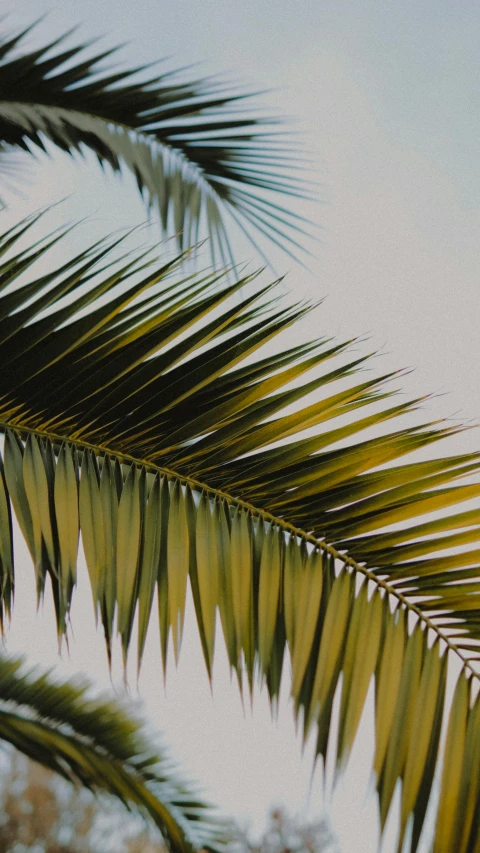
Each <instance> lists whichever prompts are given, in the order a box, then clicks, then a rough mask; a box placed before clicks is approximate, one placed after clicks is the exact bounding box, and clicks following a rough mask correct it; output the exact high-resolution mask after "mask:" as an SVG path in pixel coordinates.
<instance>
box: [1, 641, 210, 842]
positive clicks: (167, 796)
mask: <svg viewBox="0 0 480 853" xmlns="http://www.w3.org/2000/svg"><path fill="white" fill-rule="evenodd" d="M90 692H91V688H90V686H89V684H88V683H86V682H79V681H78V680H77V681H76V682H73V681H69V682H63V683H61V682H58V681H57V680H55V679H54V678H53V677H52V675H51V673H42V674H39V673H37V672H35V671H32V670H30V671H28V670H27V671H26V670H25V667H24V665H23V661H22V659H21V658H10V659H7V658H4V657H2V658H0V739H1V740H3V741H7V742H8V743H10V744H12V745H13V746H14V747H16V748H17V749H18V750H20V751H21V752H22V753H24V754H25V755H27V756H28V757H29V758H31V759H33V760H34V761H37V762H39V763H40V764H43V765H44V766H45V767H48V768H49V769H51V770H54V771H55V772H56V773H58V774H60V775H61V776H63V777H64V778H66V779H68V780H69V781H71V782H76V783H80V784H81V785H83V786H84V787H87V788H90V789H91V790H92V791H95V792H100V791H104V792H107V793H108V794H110V795H114V796H115V797H116V798H118V799H119V800H120V801H121V802H122V803H123V804H124V805H125V806H127V807H129V808H135V809H137V810H139V811H140V812H141V813H143V814H144V815H145V817H148V818H149V819H150V820H151V821H153V823H154V824H155V825H156V826H157V827H158V828H159V830H160V832H161V833H162V835H163V837H164V839H165V841H166V843H167V845H168V848H169V849H170V850H172V851H188V853H192V851H193V850H194V849H199V848H203V847H208V848H211V849H214V850H215V849H222V847H223V843H224V838H225V837H226V830H225V827H224V826H222V824H221V822H220V821H219V820H218V818H217V817H216V816H215V815H214V814H213V811H212V810H211V809H210V808H209V807H208V806H207V805H206V803H204V802H203V801H202V800H201V799H199V797H198V795H197V793H196V792H194V790H193V789H192V787H191V786H190V785H186V784H185V783H183V782H182V781H181V780H180V779H179V778H178V773H177V771H176V768H175V767H174V766H173V765H172V762H171V760H170V759H169V758H168V757H167V756H166V755H165V754H164V753H163V752H162V751H156V750H154V749H152V746H151V743H152V736H151V732H147V730H146V728H145V727H142V726H141V725H140V723H138V722H137V721H136V720H134V719H133V718H132V717H131V716H130V715H127V714H126V713H125V712H124V711H123V709H122V708H121V707H120V706H119V705H118V703H113V702H111V701H110V700H103V699H98V698H97V699H93V698H92V697H91V696H90V695H89V693H90Z"/></svg>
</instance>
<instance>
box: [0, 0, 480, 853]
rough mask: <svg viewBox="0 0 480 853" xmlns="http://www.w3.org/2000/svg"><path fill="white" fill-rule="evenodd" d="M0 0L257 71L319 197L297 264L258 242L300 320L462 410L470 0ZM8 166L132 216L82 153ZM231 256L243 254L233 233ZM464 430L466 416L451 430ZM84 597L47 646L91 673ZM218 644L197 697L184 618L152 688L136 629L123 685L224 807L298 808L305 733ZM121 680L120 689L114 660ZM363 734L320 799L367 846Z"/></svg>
mask: <svg viewBox="0 0 480 853" xmlns="http://www.w3.org/2000/svg"><path fill="white" fill-rule="evenodd" d="M0 9H1V11H2V13H3V14H6V13H9V15H8V18H7V20H6V21H5V22H4V23H3V25H2V26H3V27H4V28H5V29H6V30H7V31H8V30H12V29H17V28H20V27H22V26H24V25H26V24H28V23H31V22H32V21H33V20H35V19H37V18H38V17H39V16H40V15H41V14H42V13H44V12H49V15H48V17H47V18H46V19H45V20H44V21H43V22H42V23H41V24H40V25H39V26H38V29H37V30H36V32H35V33H34V34H32V36H31V37H30V43H31V45H32V46H35V45H37V44H40V43H44V42H45V41H46V40H47V38H49V37H50V36H52V37H54V36H56V35H59V34H60V33H62V32H63V31H65V30H67V29H69V28H70V27H71V26H72V25H73V24H76V23H78V24H81V25H82V26H81V28H80V30H79V31H78V34H77V35H78V38H79V39H80V38H81V39H84V40H85V41H87V40H89V39H90V38H92V37H95V36H98V35H100V34H106V36H107V38H105V39H104V40H103V41H102V43H101V44H100V46H99V47H100V48H102V47H103V45H107V46H110V45H113V44H116V43H122V42H128V43H129V44H128V45H127V46H126V47H125V48H124V49H123V50H122V53H121V54H120V56H119V58H118V62H119V63H121V64H122V65H124V66H127V65H128V64H129V63H130V64H132V65H133V64H143V63H145V62H148V61H153V60H155V59H158V58H159V57H164V56H169V57H171V65H172V66H176V65H177V66H183V65H188V64H190V63H193V62H197V61H202V62H203V64H202V66H201V67H200V69H198V71H199V73H205V74H209V73H217V72H221V73H225V72H226V73H227V75H228V77H229V78H230V79H232V80H238V81H240V82H241V83H244V84H245V85H246V86H247V88H252V89H270V88H274V91H273V92H271V93H269V94H266V95H265V96H264V97H263V99H262V102H263V103H264V104H265V105H266V106H267V107H271V108H272V109H273V110H274V111H275V112H277V113H278V114H279V115H294V116H295V117H296V118H297V119H298V121H299V123H300V125H301V127H302V128H303V129H304V130H305V144H306V146H307V147H308V148H309V149H310V151H311V152H312V158H313V160H314V161H315V165H316V169H317V174H316V176H315V177H316V179H317V180H319V181H320V182H321V188H320V195H321V197H322V199H323V202H324V204H323V205H322V206H319V207H318V209H317V210H316V211H315V216H316V218H317V220H318V221H319V223H320V224H321V225H322V229H323V230H322V231H321V232H320V233H321V241H322V242H321V244H320V245H319V246H318V249H317V257H316V259H315V260H314V261H312V263H311V272H306V271H304V270H302V269H300V268H299V267H296V266H295V265H294V264H293V263H292V262H291V261H289V260H288V259H285V258H282V257H281V256H280V255H279V253H277V252H276V251H273V252H271V253H270V254H271V256H272V257H273V259H274V260H275V263H276V267H277V269H278V270H279V271H281V272H283V271H287V270H290V272H289V275H288V278H287V287H288V288H289V289H291V290H293V291H294V292H295V293H296V294H300V295H308V296H315V297H319V296H325V297H327V298H326V299H325V301H324V303H323V305H322V307H321V309H319V310H318V311H317V312H316V313H315V315H314V316H313V317H312V318H310V319H309V320H308V321H307V323H306V326H307V327H308V330H306V331H305V336H311V335H312V333H313V334H316V333H318V334H327V333H328V334H334V335H339V336H341V337H342V338H344V337H353V336H356V335H364V334H367V335H368V336H369V338H370V340H369V343H368V349H381V350H382V351H383V352H384V356H383V358H382V360H381V362H380V363H379V367H380V368H381V369H382V370H385V371H387V370H388V369H391V368H392V367H404V366H409V367H414V368H415V373H414V375H412V376H408V377H407V378H406V379H404V380H403V384H404V387H405V389H406V390H407V391H408V392H409V394H411V395H418V394H424V393H426V392H436V393H437V394H438V395H439V396H438V398H436V399H434V400H432V401H430V402H429V403H428V405H427V406H426V416H427V417H428V418H431V419H433V418H434V417H438V416H441V415H447V416H449V415H455V416H456V417H457V418H459V419H461V420H462V421H464V422H469V421H472V420H478V419H479V416H480V393H479V390H478V376H479V374H480V346H479V344H478V335H479V328H480V300H479V298H478V270H479V260H480V249H479V247H480V241H479V235H478V231H479V222H480V217H479V212H480V207H479V205H480V166H479V162H480V157H479V150H478V149H479V139H480V110H479V108H478V92H479V83H480V65H479V61H478V43H479V36H480V8H479V6H478V4H477V3H473V2H463V3H462V4H460V6H458V7H456V8H454V6H453V5H452V4H451V3H447V2H444V0H430V2H423V3H422V4H418V3H414V2H411V0H406V2H402V3H398V2H390V1H389V0H387V2H384V3H382V4H378V3H374V2H370V0H362V2H353V1H352V0H350V2H348V3H346V2H338V0H336V2H333V0H331V2H330V0H328V2H322V0H302V2H301V3H294V2H287V0H276V2H275V3H273V2H266V0H257V2H252V0H243V2H238V0H235V2H234V0H215V2H212V0H206V2H203V3H201V4H200V3H196V2H193V0H177V2H175V3H174V2H166V0H139V2H137V4H135V5H134V4H132V3H127V2H125V0H100V2H99V0H97V2H93V0H87V1H86V2H78V0H76V2H73V0H62V2H61V3H54V2H52V0H50V2H47V0H15V2H13V0H2V2H0ZM27 176H28V184H26V185H25V187H24V190H25V195H26V197H25V199H17V200H12V211H11V213H8V214H7V216H9V217H12V218H14V217H15V218H16V217H17V216H19V215H22V214H24V213H27V212H29V211H30V210H32V209H36V208H38V207H39V206H40V205H41V204H44V203H45V201H54V200H56V199H58V198H61V197H63V196H65V195H66V194H68V193H75V195H74V197H72V198H71V199H69V200H68V202H66V204H65V206H64V207H63V208H62V210H64V211H65V215H67V216H68V217H71V218H80V217H83V216H86V215H87V214H92V218H91V220H90V222H88V223H86V224H85V225H84V226H82V229H83V230H82V231H81V235H82V237H81V245H85V242H86V240H87V239H88V238H89V237H91V236H92V235H99V234H103V233H106V232H108V231H109V230H112V229H113V228H117V227H119V226H123V225H131V224H135V223H138V222H141V221H143V220H144V211H143V209H142V206H141V204H140V202H139V200H138V197H137V194H136V192H135V187H134V185H133V182H132V181H126V182H123V184H122V183H121V182H120V181H119V180H118V179H114V178H112V177H107V178H106V179H103V178H102V174H101V172H100V170H99V169H98V167H96V166H95V164H94V163H93V162H92V161H90V162H89V163H88V164H87V163H81V162H77V163H72V162H71V161H70V160H69V159H68V158H67V157H66V156H63V155H59V156H57V157H56V159H55V161H54V162H53V161H50V162H49V161H47V160H46V158H44V157H41V158H40V159H39V160H38V162H35V161H31V165H30V168H29V169H28V170H27ZM75 239H80V238H75ZM242 248H243V247H242ZM247 257H248V258H250V259H253V260H255V258H254V253H253V251H252V250H251V249H248V251H247ZM297 334H299V332H297ZM302 335H303V332H302ZM366 348H367V345H366V344H365V345H363V349H364V350H366ZM440 395H442V396H440ZM474 447H475V448H477V447H478V437H477V436H476V435H475V432H474V431H471V432H470V433H467V434H464V435H462V436H460V437H459V438H457V439H456V441H455V447H454V446H452V444H451V445H450V450H452V451H453V452H455V450H456V449H458V450H459V451H462V450H467V449H473V448H474ZM27 562H28V561H27V559H26V558H25V564H26V572H27V573H28V571H29V570H30V569H29V567H28V566H27ZM28 581H30V578H28ZM19 586H20V589H19V590H18V595H17V609H16V614H15V618H14V623H13V629H12V632H11V636H10V638H9V640H8V648H9V649H11V650H12V651H13V650H25V651H27V652H28V653H29V655H30V657H31V659H32V660H35V661H43V662H49V663H52V662H54V661H57V656H56V641H55V636H54V634H55V631H54V627H53V625H54V623H53V620H52V619H51V614H50V613H49V612H48V608H47V607H46V608H45V611H46V613H45V617H44V618H42V617H41V616H40V617H39V618H36V617H35V606H34V600H33V595H32V593H33V585H32V584H31V583H30V582H28V583H27V581H25V586H24V589H22V582H21V579H20V583H19ZM84 586H86V585H85V584H84ZM91 610H92V608H91V605H90V601H89V593H88V590H87V589H84V590H83V591H81V595H80V596H79V600H78V601H77V606H76V608H75V609H74V613H73V630H74V638H73V640H72V643H71V649H70V661H69V660H68V659H67V656H66V655H64V658H63V662H62V663H61V670H62V671H63V672H75V671H77V670H78V669H80V668H82V669H84V670H86V671H88V672H89V673H90V674H91V675H94V676H95V677H96V678H97V679H98V682H99V683H100V684H103V685H108V684H109V681H108V673H107V668H106V662H105V653H104V648H103V643H102V641H101V638H100V637H98V636H96V635H95V629H94V624H93V619H92V617H91ZM190 624H191V623H190ZM218 645H219V655H218V657H219V660H218V678H217V679H216V680H215V679H214V684H215V687H214V695H213V701H212V698H211V696H210V690H209V686H208V682H207V678H206V675H205V672H204V666H203V662H202V659H201V653H200V651H199V648H198V647H197V644H196V641H195V639H194V636H193V635H192V637H190V636H189V635H187V637H186V638H185V643H184V649H183V655H182V659H181V665H180V668H179V670H178V672H177V673H175V672H174V670H173V667H172V669H171V671H170V674H169V678H168V680H167V699H165V695H164V689H163V683H162V677H161V674H160V656H159V649H158V641H157V637H156V634H155V631H151V633H150V637H149V645H148V650H147V656H146V660H145V665H144V670H143V675H142V678H141V680H140V694H141V696H142V697H143V698H144V699H145V700H146V702H147V706H148V710H149V712H150V715H151V717H152V719H153V720H154V721H155V723H156V725H158V726H159V727H160V728H162V729H164V730H165V733H166V738H167V739H168V742H169V743H170V744H171V745H172V747H173V749H174V752H175V755H176V756H177V757H178V758H180V759H181V760H182V761H183V762H184V764H185V766H186V768H187V769H188V771H189V772H190V773H191V775H193V776H195V777H197V778H199V779H201V780H202V781H203V782H204V783H205V785H206V786H207V789H208V793H209V795H210V796H211V797H212V799H214V800H215V801H216V802H218V803H219V804H220V805H221V806H222V807H223V808H224V809H225V810H226V811H229V812H236V813H239V814H242V815H249V816H250V817H251V818H252V819H253V820H254V822H255V827H256V828H257V829H258V828H259V827H261V824H262V820H263V816H264V813H265V810H266V809H267V807H268V806H269V804H270V803H272V802H284V803H286V804H287V805H288V806H289V808H291V809H292V810H293V811H295V810H299V809H304V808H306V806H307V803H308V789H309V781H310V771H311V753H308V754H306V756H305V758H304V760H303V762H302V761H301V760H300V746H299V743H298V742H296V740H295V733H294V727H293V723H292V720H291V716H292V715H291V712H290V709H289V708H288V703H287V701H286V696H285V701H284V702H283V704H282V707H281V711H280V720H279V724H278V726H275V725H273V724H272V723H271V722H270V718H269V711H268V708H267V704H266V701H265V697H263V696H262V697H256V698H255V702H254V714H253V716H252V715H251V713H250V711H249V710H248V709H247V710H246V712H245V715H244V713H243V710H242V706H241V703H240V700H239V698H238V692H237V690H236V689H235V687H234V686H233V685H232V686H231V685H230V684H229V683H228V676H227V674H226V673H227V669H226V666H225V661H224V659H223V653H222V650H221V648H220V646H221V644H220V643H219V644H218ZM131 683H132V692H134V693H135V677H134V673H133V671H132V678H131ZM368 710H369V709H367V716H368ZM371 740H372V729H371V726H370V725H369V724H368V720H367V721H366V724H365V725H364V726H363V728H362V730H361V735H360V737H359V739H358V743H357V748H356V752H355V754H354V756H353V758H352V762H351V767H350V770H349V772H348V773H347V778H346V780H345V782H344V783H342V785H341V786H340V788H339V790H338V791H337V792H336V793H335V795H334V798H333V803H332V806H331V811H332V817H333V821H334V825H335V829H336V831H337V832H338V835H339V837H340V840H341V844H342V851H343V853H370V851H372V850H374V849H375V844H376V821H375V808H374V805H373V801H372V798H366V792H367V789H368V762H367V760H366V756H368V757H369V759H371ZM310 806H311V814H315V812H317V811H318V810H319V809H321V806H322V798H321V785H320V781H319V780H316V781H315V784H314V786H313V790H312V794H311V797H310ZM385 849H386V850H387V851H388V850H390V849H392V848H391V846H388V844H387V845H386V846H385Z"/></svg>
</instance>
